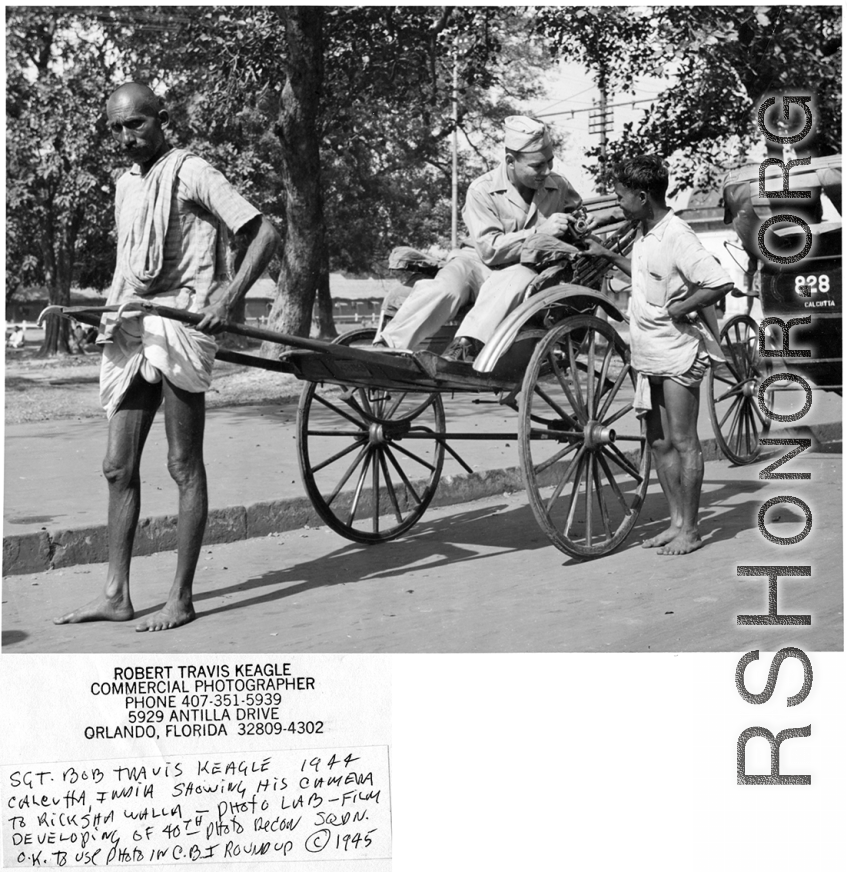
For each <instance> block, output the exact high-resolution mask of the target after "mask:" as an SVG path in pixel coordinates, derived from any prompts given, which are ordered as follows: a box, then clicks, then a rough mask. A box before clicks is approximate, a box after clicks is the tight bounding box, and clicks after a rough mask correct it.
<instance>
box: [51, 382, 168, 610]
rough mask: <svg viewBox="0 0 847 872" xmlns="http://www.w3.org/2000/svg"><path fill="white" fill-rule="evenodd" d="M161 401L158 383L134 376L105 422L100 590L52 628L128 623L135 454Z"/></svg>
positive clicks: (137, 491)
mask: <svg viewBox="0 0 847 872" xmlns="http://www.w3.org/2000/svg"><path fill="white" fill-rule="evenodd" d="M161 399H162V386H161V384H150V383H148V382H146V381H145V380H144V379H143V378H141V376H140V375H138V376H136V377H135V380H134V381H133V383H132V384H131V385H130V387H129V390H128V391H127V393H126V396H125V397H124V400H123V402H122V403H121V405H120V408H119V409H118V411H117V412H115V414H114V415H113V416H112V417H111V419H110V420H109V435H108V443H107V447H106V457H105V459H104V461H103V474H104V475H105V476H106V481H107V483H108V485H109V515H108V537H109V568H108V570H107V572H106V586H105V588H104V590H103V593H102V594H101V595H100V596H99V597H97V598H96V599H94V600H92V601H91V602H90V603H87V604H86V605H84V606H81V607H80V608H78V609H75V610H74V611H72V612H69V613H68V614H66V615H63V616H62V617H61V618H55V619H54V623H56V624H77V623H81V622H82V621H129V620H131V619H132V617H133V615H134V611H133V607H132V601H131V599H130V595H129V565H130V559H131V557H132V544H133V542H134V540H135V530H136V527H137V525H138V517H139V513H140V512H141V476H140V472H139V470H140V463H141V453H142V451H143V450H144V443H145V442H146V440H147V434H148V433H149V432H150V426H151V424H152V423H153V418H154V417H155V415H156V409H158V407H159V403H160V402H161Z"/></svg>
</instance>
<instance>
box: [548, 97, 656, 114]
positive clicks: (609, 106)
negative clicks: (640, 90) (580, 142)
mask: <svg viewBox="0 0 847 872" xmlns="http://www.w3.org/2000/svg"><path fill="white" fill-rule="evenodd" d="M653 102H655V101H654V100H653V99H652V98H645V99H643V100H627V101H625V102H624V103H607V104H606V109H612V108H614V107H615V106H635V104H636V103H653ZM596 109H597V107H596V106H589V107H588V108H586V109H562V110H561V111H560V112H546V113H544V114H539V115H536V116H535V117H536V118H554V117H555V116H557V115H576V114H577V113H579V112H594V111H595V110H596Z"/></svg>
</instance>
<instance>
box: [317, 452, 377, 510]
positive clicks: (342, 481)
mask: <svg viewBox="0 0 847 872" xmlns="http://www.w3.org/2000/svg"><path fill="white" fill-rule="evenodd" d="M367 453H368V446H367V445H363V446H362V450H361V451H360V452H359V453H358V454H357V455H356V457H355V458H354V459H353V462H352V463H351V464H350V466H349V467H347V471H346V472H345V473H344V475H342V476H341V478H340V479H339V481H338V484H336V485H335V488H334V489H333V491H332V493H331V494H330V495H329V496H328V497H327V498H326V500H325V502H326V504H327V505H328V506H331V505H332V501H333V500H334V499H335V498H336V497H337V496H338V495H339V494H340V493H341V488H343V487H344V485H345V484H347V481H348V480H349V478H350V476H351V475H353V473H354V472H355V471H356V467H358V466H359V464H360V463H361V462H362V459H363V458H364V457H365V455H366V454H367Z"/></svg>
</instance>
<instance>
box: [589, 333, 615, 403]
mask: <svg viewBox="0 0 847 872" xmlns="http://www.w3.org/2000/svg"><path fill="white" fill-rule="evenodd" d="M614 350H615V345H614V343H613V342H609V344H608V345H607V346H606V353H605V355H603V363H602V364H601V365H600V378H599V379H598V380H597V384H598V385H600V390H599V391H598V392H597V398H596V400H595V402H594V406H595V407H596V406H599V405H600V400H601V399H602V398H603V394H604V393H605V391H604V390H603V388H604V387H605V386H606V379H607V378H608V376H609V365H610V364H611V362H612V353H613V352H614ZM612 385H613V386H614V382H612ZM591 412H592V414H594V416H595V417H599V416H598V415H597V414H596V412H597V409H596V408H594V407H592V409H591Z"/></svg>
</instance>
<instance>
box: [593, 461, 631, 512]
mask: <svg viewBox="0 0 847 872" xmlns="http://www.w3.org/2000/svg"><path fill="white" fill-rule="evenodd" d="M597 460H599V461H600V466H602V467H603V472H604V473H605V474H606V478H607V479H608V480H609V486H610V487H611V488H612V493H614V495H615V496H616V497H617V498H618V502H619V503H620V504H621V506H622V507H623V510H624V512H626V514H627V515H628V514H629V513H630V511H631V509H630V508H629V503H628V502H627V501H626V497H625V496H624V495H623V491H622V490H621V488H620V485H619V484H618V483H617V481H615V476H614V474H613V473H612V470H611V468H610V467H609V464H608V463H606V458H605V457H603V455H602V454H598V455H597Z"/></svg>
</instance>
